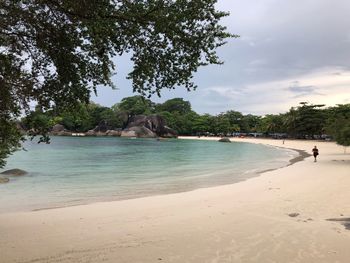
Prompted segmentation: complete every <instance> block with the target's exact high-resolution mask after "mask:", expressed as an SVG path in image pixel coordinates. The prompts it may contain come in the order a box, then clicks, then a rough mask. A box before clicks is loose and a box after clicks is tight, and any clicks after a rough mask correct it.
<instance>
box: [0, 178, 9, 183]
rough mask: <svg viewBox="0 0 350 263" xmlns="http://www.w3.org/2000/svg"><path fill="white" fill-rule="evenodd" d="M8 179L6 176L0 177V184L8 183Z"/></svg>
mask: <svg viewBox="0 0 350 263" xmlns="http://www.w3.org/2000/svg"><path fill="white" fill-rule="evenodd" d="M9 181H10V179H8V178H6V177H0V184H5V183H8V182H9Z"/></svg>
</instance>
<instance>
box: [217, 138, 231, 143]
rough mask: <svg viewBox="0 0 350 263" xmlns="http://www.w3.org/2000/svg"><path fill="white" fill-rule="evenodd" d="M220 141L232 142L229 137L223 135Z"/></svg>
mask: <svg viewBox="0 0 350 263" xmlns="http://www.w3.org/2000/svg"><path fill="white" fill-rule="evenodd" d="M219 142H231V141H230V139H229V138H227V137H223V138H221V139H220V140H219Z"/></svg>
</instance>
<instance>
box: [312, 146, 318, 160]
mask: <svg viewBox="0 0 350 263" xmlns="http://www.w3.org/2000/svg"><path fill="white" fill-rule="evenodd" d="M312 153H313V155H314V158H315V161H314V162H317V159H316V158H317V155H318V149H317V147H316V146H315V147H314V148H313V149H312Z"/></svg>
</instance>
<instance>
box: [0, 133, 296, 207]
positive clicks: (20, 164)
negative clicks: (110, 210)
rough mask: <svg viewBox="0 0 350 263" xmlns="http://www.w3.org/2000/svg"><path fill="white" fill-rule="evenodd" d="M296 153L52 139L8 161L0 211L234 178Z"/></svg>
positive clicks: (202, 143) (248, 146) (242, 146)
mask: <svg viewBox="0 0 350 263" xmlns="http://www.w3.org/2000/svg"><path fill="white" fill-rule="evenodd" d="M297 155H298V153H297V152H295V151H293V150H288V149H282V148H276V147H272V146H266V145H263V144H253V143H244V142H232V143H220V142H217V141H208V140H188V139H165V140H157V139H132V138H118V137H51V143H50V144H43V143H40V144H39V143H37V140H33V141H30V140H28V141H27V142H25V143H24V145H23V149H22V150H20V151H17V152H15V153H14V154H13V155H11V156H10V157H9V158H8V162H7V165H6V167H4V168H3V169H0V172H2V171H4V170H7V169H13V168H19V169H22V170H25V171H27V172H28V174H26V175H24V176H19V177H10V182H8V183H5V184H0V213H7V212H17V211H31V210H40V209H48V208H55V207H64V206H73V205H79V204H87V203H92V202H100V201H112V200H123V199H131V198H138V197H144V196H151V195H161V194H170V193H177V192H184V191H191V190H194V189H198V188H204V187H211V186H217V185H223V184H232V183H237V182H240V181H243V180H247V179H249V178H251V177H254V176H258V175H259V174H260V173H261V172H262V171H265V170H269V169H277V168H280V167H283V166H286V165H288V164H289V160H291V159H292V158H295V157H296V156H297Z"/></svg>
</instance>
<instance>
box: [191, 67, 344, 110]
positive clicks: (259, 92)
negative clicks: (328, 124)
mask: <svg viewBox="0 0 350 263" xmlns="http://www.w3.org/2000/svg"><path fill="white" fill-rule="evenodd" d="M335 70H337V72H340V73H341V74H340V75H334V74H333V72H334V71H335ZM349 87H350V71H346V70H342V69H339V68H325V69H318V70H315V71H313V72H311V73H308V74H304V75H300V76H298V77H297V80H295V79H294V77H293V78H285V79H279V80H274V81H266V82H261V83H257V84H249V85H245V86H241V87H235V86H212V87H208V88H206V89H204V90H202V92H201V96H198V97H197V99H194V108H197V109H201V110H200V112H203V110H202V109H203V108H205V107H206V108H208V107H210V108H211V109H212V110H214V112H215V113H219V112H222V111H226V110H230V109H234V110H239V111H242V112H244V113H254V114H259V115H264V114H267V113H280V112H286V111H288V110H289V109H290V108H291V107H292V106H296V105H298V104H299V102H300V101H301V99H302V101H308V102H310V103H315V104H316V103H323V104H326V105H328V106H331V105H335V104H338V103H347V102H348V101H349V100H350V92H349V91H350V88H349ZM203 101H209V102H210V103H206V104H205V105H204V104H203Z"/></svg>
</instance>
